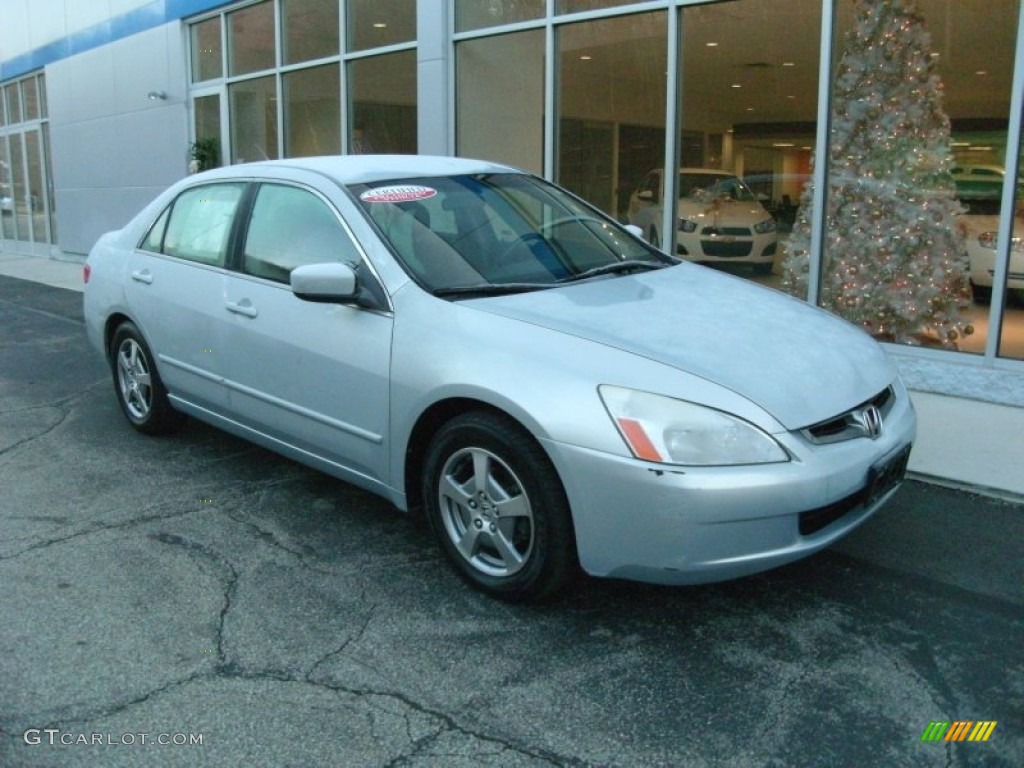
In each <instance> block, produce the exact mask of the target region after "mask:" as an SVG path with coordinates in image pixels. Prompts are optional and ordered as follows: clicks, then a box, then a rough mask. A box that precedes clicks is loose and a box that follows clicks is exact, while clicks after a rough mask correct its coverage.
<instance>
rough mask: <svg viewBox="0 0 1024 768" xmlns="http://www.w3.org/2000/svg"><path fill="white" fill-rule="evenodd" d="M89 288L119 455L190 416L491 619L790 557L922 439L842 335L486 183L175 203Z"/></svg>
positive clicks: (244, 170)
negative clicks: (338, 506) (328, 500)
mask: <svg viewBox="0 0 1024 768" xmlns="http://www.w3.org/2000/svg"><path fill="white" fill-rule="evenodd" d="M83 276H84V278H85V287H84V315H85V326H86V332H87V335H88V338H89V340H90V341H91V343H92V344H93V345H94V346H95V348H96V350H97V351H98V352H99V354H101V355H102V356H103V358H104V360H105V361H106V362H107V363H108V365H109V366H110V370H111V374H112V379H113V385H114V393H115V395H116V398H117V401H118V404H119V405H120V409H121V411H122V412H123V414H124V417H125V418H126V419H127V421H128V422H129V423H130V424H131V425H132V426H133V427H134V428H135V429H137V430H139V431H141V432H143V433H146V434H161V433H167V432H171V431H173V430H175V429H177V428H179V427H181V425H182V422H183V420H184V419H185V417H186V416H191V417H194V418H197V419H200V420H202V421H205V422H208V423H210V424H213V425H215V426H217V427H219V428H221V429H224V430H226V431H228V432H231V433H233V434H235V435H239V436H241V437H243V438H245V439H248V440H251V441H253V442H255V443H257V444H259V445H262V446H264V447H266V448H269V449H270V450H274V451H277V452H278V453H281V454H283V455H285V456H288V457H290V458H292V459H294V460H296V461H300V462H303V463H305V464H308V465H309V466H311V467H315V468H317V469H320V470H321V471H324V472H326V473H328V474H330V475H333V476H335V477H337V478H340V479H342V480H345V481H348V482H351V483H353V484H355V485H358V486H360V487H362V488H365V489H368V490H370V491H372V492H374V493H377V494H380V495H381V496H383V497H384V498H386V499H388V500H390V501H391V502H393V503H394V504H395V505H396V506H397V507H399V508H400V509H403V510H409V511H411V512H414V513H419V514H424V515H425V516H426V518H427V519H428V520H429V522H430V524H431V527H432V528H433V530H434V532H435V535H436V536H437V539H438V541H439V545H440V548H441V550H442V551H443V552H444V554H445V556H446V557H447V559H448V560H449V561H450V563H451V564H452V566H453V567H454V568H455V570H456V571H457V572H458V573H459V575H460V576H461V577H462V578H463V579H465V580H466V581H467V582H469V583H470V584H471V585H472V586H474V587H476V588H478V589H480V590H482V591H484V592H487V593H488V594H491V595H495V596H498V597H501V598H505V599H510V600H514V599H528V598H537V597H542V596H544V595H547V594H550V593H552V592H554V591H555V590H557V589H558V588H559V586H561V585H562V584H564V583H565V582H566V581H567V579H568V578H569V577H570V576H572V575H573V574H574V573H575V572H576V571H577V569H578V568H579V567H582V569H583V570H584V571H586V572H587V573H590V574H593V575H595V576H607V577H614V578H626V579H638V580H643V581H650V582H658V583H664V584H692V583H700V582H710V581H720V580H723V579H729V578H735V577H739V576H743V575H745V574H750V573H756V572H758V571H763V570H766V569H768V568H773V567H776V566H779V565H782V564H784V563H789V562H792V561H794V560H796V559H798V558H801V557H805V556H807V555H810V554H812V553H814V552H817V551H819V550H821V549H822V548H824V547H827V546H828V545H830V544H832V543H833V542H835V541H837V540H838V539H839V538H841V537H842V536H844V535H846V534H847V533H849V532H850V531H851V530H853V529H854V528H856V527H857V526H858V525H860V524H861V523H863V522H864V521H865V520H866V519H868V517H870V516H871V515H872V514H873V513H874V512H875V511H876V510H877V509H878V508H879V507H880V506H881V505H882V504H883V503H884V502H885V501H886V499H888V498H889V497H890V496H891V495H892V494H893V492H894V491H895V490H896V488H897V486H898V485H899V483H900V481H901V479H902V478H903V475H904V472H905V470H906V466H907V458H908V456H909V454H910V446H911V443H912V441H913V439H914V436H915V430H916V418H915V415H914V409H913V406H912V405H911V402H910V398H909V397H908V394H907V390H906V389H905V388H904V386H903V384H902V382H901V381H900V378H899V376H898V374H897V372H896V369H895V367H894V365H893V363H892V362H891V361H890V360H889V359H888V357H887V356H886V354H885V352H884V350H883V349H882V347H881V346H880V345H879V344H877V343H876V342H875V341H874V340H873V339H871V338H870V337H869V336H868V335H867V334H865V333H864V332H863V331H861V330H860V329H858V328H855V327H854V326H852V325H850V324H849V323H847V322H846V321H844V320H841V319H840V318H838V317H835V316H833V315H830V314H828V313H826V312H824V311H822V310H819V309H816V308H814V307H812V306H810V305H808V304H807V303H806V302H803V301H799V300H797V299H795V298H792V297H789V296H785V295H783V294H781V293H778V292H776V291H773V290H769V289H766V288H764V287H761V286H759V285H756V284H754V283H751V282H750V281H747V280H742V279H740V278H737V277H734V276H731V275H725V274H721V273H718V272H716V271H714V270H710V269H705V268H703V267H701V266H698V265H695V264H688V263H684V262H681V261H680V260H679V259H676V258H673V257H671V256H669V255H667V254H664V253H662V252H660V251H658V250H657V249H655V248H653V247H651V246H650V245H649V244H647V243H646V242H644V241H643V240H641V239H640V238H638V237H636V236H635V235H634V234H633V233H632V232H631V231H629V230H627V229H626V228H625V227H623V226H622V225H620V224H619V223H617V222H616V221H614V220H613V219H611V218H609V217H608V216H606V215H604V214H603V213H601V212H600V211H599V210H597V209H596V208H594V207H592V206H590V205H588V204H586V203H585V202H583V201H582V200H580V199H579V198H577V197H575V196H574V195H572V194H570V193H568V192H566V191H565V190H563V189H561V188H559V187H557V186H556V185H554V184H551V183H549V182H547V181H545V180H543V179H541V178H538V177H536V176H533V175H531V174H528V173H524V172H521V171H517V170H515V169H512V168H509V167H507V166H503V165H498V164H495V163H490V162H484V161H476V160H466V159H458V158H446V157H417V156H376V155H359V156H349V157H322V158H301V159H299V158H296V159H292V160H281V161H273V162H262V163H253V164H249V165H234V166H230V167H226V168H220V169H216V170H212V171H207V172H204V173H200V174H196V175H194V176H189V177H188V178H186V179H184V180H182V181H180V182H178V183H176V184H174V185H173V186H172V187H170V188H169V189H168V190H166V191H165V192H164V193H163V194H161V195H160V196H159V197H157V199H156V200H154V201H153V202H152V203H151V204H149V205H148V206H146V207H145V208H144V209H143V210H142V211H141V212H140V213H139V214H138V215H137V216H136V217H135V218H133V219H132V220H131V221H130V222H128V224H126V225H125V226H124V227H123V228H122V229H120V230H118V231H115V232H111V233H108V234H106V235H104V236H103V237H101V238H100V239H99V241H98V242H97V243H96V245H95V246H94V247H93V249H92V251H91V253H90V254H89V257H88V260H87V261H86V264H85V267H84V275H83ZM140 471H142V468H140ZM187 481H188V480H187V478H183V482H187Z"/></svg>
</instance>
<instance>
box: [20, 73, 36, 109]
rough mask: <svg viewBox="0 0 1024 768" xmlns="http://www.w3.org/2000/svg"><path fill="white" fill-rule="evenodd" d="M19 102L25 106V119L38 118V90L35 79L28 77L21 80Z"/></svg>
mask: <svg viewBox="0 0 1024 768" xmlns="http://www.w3.org/2000/svg"><path fill="white" fill-rule="evenodd" d="M21 102H22V104H23V105H24V107H25V119H26V120H38V119H39V90H38V89H37V88H36V79H35V78H34V77H29V78H27V79H25V80H22V81H21Z"/></svg>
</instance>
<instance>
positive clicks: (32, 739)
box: [21, 728, 203, 747]
mask: <svg viewBox="0 0 1024 768" xmlns="http://www.w3.org/2000/svg"><path fill="white" fill-rule="evenodd" d="M21 738H22V739H23V740H24V741H25V743H26V744H30V745H36V744H49V745H51V746H58V745H63V746H66V747H70V746H76V745H77V746H97V747H99V746H107V747H134V746H137V745H143V746H150V745H153V744H157V745H159V746H162V747H171V746H173V747H186V746H193V747H194V746H202V744H203V734H201V733H74V732H72V731H62V730H60V729H59V728H29V729H28V730H27V731H25V733H23V734H22V735H21Z"/></svg>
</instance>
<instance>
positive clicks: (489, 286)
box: [433, 283, 554, 296]
mask: <svg viewBox="0 0 1024 768" xmlns="http://www.w3.org/2000/svg"><path fill="white" fill-rule="evenodd" d="M553 285H554V283H473V284H472V285H453V286H451V287H449V288H437V289H436V290H434V291H433V293H434V295H435V296H501V295H503V294H506V293H526V292H528V291H540V290H543V289H544V288H551V287H552V286H553Z"/></svg>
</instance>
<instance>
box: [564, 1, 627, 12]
mask: <svg viewBox="0 0 1024 768" xmlns="http://www.w3.org/2000/svg"><path fill="white" fill-rule="evenodd" d="M634 2H636V0H557V2H556V3H555V13H583V12H584V11H599V10H602V9H604V8H614V7H615V6H617V5H627V4H629V3H634Z"/></svg>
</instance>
